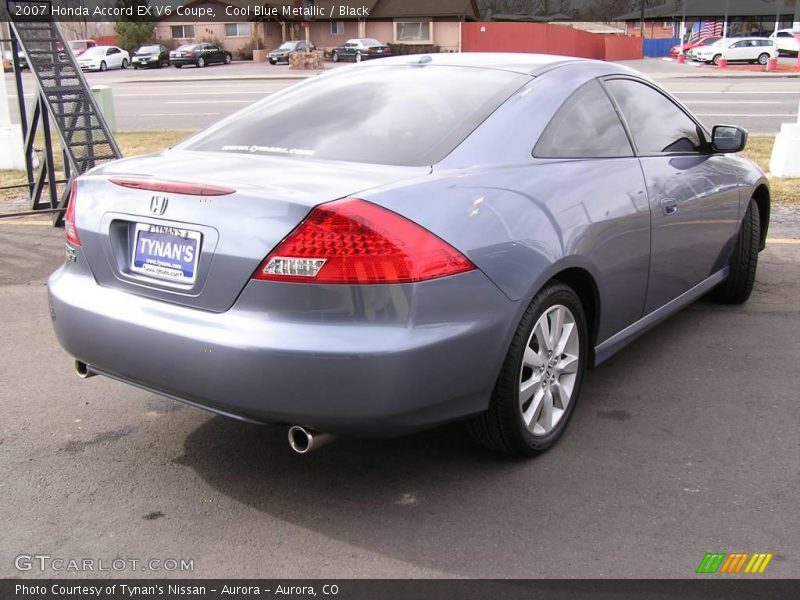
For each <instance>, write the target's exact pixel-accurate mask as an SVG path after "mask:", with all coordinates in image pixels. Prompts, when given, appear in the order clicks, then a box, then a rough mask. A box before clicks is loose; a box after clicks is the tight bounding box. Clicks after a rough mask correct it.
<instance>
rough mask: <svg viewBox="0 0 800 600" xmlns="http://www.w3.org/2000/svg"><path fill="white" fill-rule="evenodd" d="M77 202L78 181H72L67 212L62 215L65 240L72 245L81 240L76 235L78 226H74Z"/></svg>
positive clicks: (76, 244)
mask: <svg viewBox="0 0 800 600" xmlns="http://www.w3.org/2000/svg"><path fill="white" fill-rule="evenodd" d="M77 202H78V182H77V181H73V182H72V188H71V189H70V192H69V204H67V212H66V214H65V215H64V234H65V235H66V237H67V241H68V242H69V243H70V244H72V245H73V246H80V245H81V240H80V238H79V237H78V228H77V227H76V226H75V204H77Z"/></svg>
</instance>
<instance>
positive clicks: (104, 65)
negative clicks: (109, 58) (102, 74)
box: [100, 60, 108, 71]
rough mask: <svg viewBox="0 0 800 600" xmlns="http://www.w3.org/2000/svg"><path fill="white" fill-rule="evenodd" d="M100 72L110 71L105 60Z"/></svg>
mask: <svg viewBox="0 0 800 600" xmlns="http://www.w3.org/2000/svg"><path fill="white" fill-rule="evenodd" d="M100 70H101V71H106V70H108V65H107V64H106V61H104V60H103V61H100Z"/></svg>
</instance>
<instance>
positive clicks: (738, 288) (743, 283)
mask: <svg viewBox="0 0 800 600" xmlns="http://www.w3.org/2000/svg"><path fill="white" fill-rule="evenodd" d="M760 248H761V215H760V214H759V212H758V205H757V204H756V201H755V200H752V199H751V200H750V204H749V205H748V206H747V212H745V214H744V219H743V220H742V225H741V227H739V235H738V236H737V238H736V247H735V248H734V249H733V256H732V257H731V262H730V274H729V275H728V279H726V280H725V281H724V282H723V283H722V284H721V285H720V286H719V287H718V288H717V289H716V290H715V292H714V299H715V300H717V301H718V302H723V303H725V304H742V303H743V302H745V301H746V300H747V299H748V298H749V297H750V293H751V292H752V291H753V284H754V283H755V280H756V269H757V268H758V252H759V250H760Z"/></svg>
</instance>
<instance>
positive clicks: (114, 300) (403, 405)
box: [48, 249, 521, 437]
mask: <svg viewBox="0 0 800 600" xmlns="http://www.w3.org/2000/svg"><path fill="white" fill-rule="evenodd" d="M78 257H79V258H78V262H77V263H67V264H66V265H65V266H64V267H62V268H61V269H59V270H58V271H56V272H55V273H54V274H53V275H52V276H51V277H50V279H49V281H48V292H49V297H50V306H51V317H52V319H53V325H54V328H55V333H56V336H57V338H58V340H59V342H60V343H61V345H62V346H63V347H64V348H65V349H66V350H67V352H69V353H70V354H72V355H73V356H74V357H75V358H76V359H78V360H80V361H82V362H85V363H86V364H87V365H88V367H89V369H90V370H93V371H95V372H98V373H101V374H104V375H107V376H110V377H113V378H116V379H120V380H123V381H126V382H129V383H132V384H134V385H137V386H139V387H143V388H145V389H148V390H151V391H154V392H157V393H161V394H163V395H166V396H169V397H172V398H176V399H180V400H183V401H186V402H188V403H191V404H194V405H197V406H200V407H203V408H206V409H209V410H212V411H214V412H218V413H221V414H225V415H228V416H236V417H240V418H244V419H248V420H253V421H258V422H277V423H291V424H300V425H304V426H308V427H313V428H316V429H318V430H320V431H326V432H330V433H335V434H340V435H354V436H367V437H371V436H376V437H380V436H391V435H399V434H403V433H408V432H412V431H415V430H420V429H424V428H426V427H429V426H432V425H435V424H438V423H442V422H446V421H449V420H453V419H456V418H459V417H462V416H465V415H469V414H474V413H476V412H480V411H482V410H485V409H486V407H487V406H488V401H489V398H490V395H491V391H492V388H493V386H494V382H495V380H496V377H497V374H498V372H499V369H500V365H501V363H502V360H503V359H504V356H505V353H506V351H507V347H508V344H509V340H510V335H511V334H512V333H513V329H514V328H515V325H516V322H517V320H518V318H519V316H520V315H519V314H518V313H519V311H520V309H521V306H520V303H518V302H511V301H509V300H508V298H507V297H506V296H505V295H504V294H502V292H500V290H498V289H497V288H496V287H495V286H494V284H492V283H491V282H490V281H489V280H488V279H487V278H486V277H485V276H484V275H483V274H482V273H481V272H479V271H472V272H468V273H464V274H460V275H456V276H453V277H446V278H442V279H438V280H433V281H428V282H424V283H418V284H411V285H401V286H398V285H395V286H359V287H350V286H307V285H302V284H280V283H268V282H258V281H253V282H250V283H249V284H248V285H247V286H246V287H245V289H244V290H243V292H242V294H241V295H240V297H239V299H238V300H237V302H236V304H235V305H234V306H233V307H232V308H231V309H230V310H228V311H227V312H224V313H211V312H207V311H202V310H197V309H193V308H188V307H185V306H179V305H174V304H168V303H165V302H161V301H157V300H152V299H148V298H144V297H141V296H137V295H134V294H131V293H128V292H124V291H122V290H117V289H112V288H109V287H104V286H101V285H98V284H97V283H96V282H95V280H94V278H93V277H92V275H91V274H90V272H89V271H88V269H86V267H85V265H84V266H82V265H81V262H82V260H83V259H82V255H81V254H80V249H78ZM312 288H314V289H312ZM334 288H335V289H334Z"/></svg>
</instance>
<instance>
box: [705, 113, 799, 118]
mask: <svg viewBox="0 0 800 600" xmlns="http://www.w3.org/2000/svg"><path fill="white" fill-rule="evenodd" d="M694 114H695V116H697V117H752V118H756V117H763V118H764V119H769V118H770V117H794V118H797V113H769V114H767V113H694Z"/></svg>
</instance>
